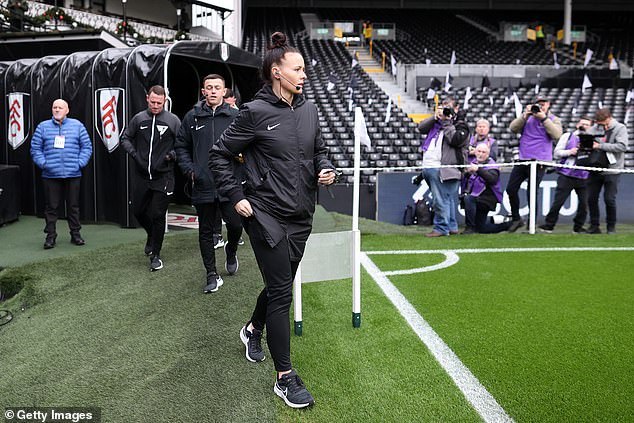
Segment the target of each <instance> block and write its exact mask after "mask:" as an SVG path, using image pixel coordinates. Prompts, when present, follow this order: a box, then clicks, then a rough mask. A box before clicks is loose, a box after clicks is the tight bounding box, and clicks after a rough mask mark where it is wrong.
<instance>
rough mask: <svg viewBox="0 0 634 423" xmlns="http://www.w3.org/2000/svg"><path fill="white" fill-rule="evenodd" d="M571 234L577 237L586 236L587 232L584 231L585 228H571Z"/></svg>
mask: <svg viewBox="0 0 634 423" xmlns="http://www.w3.org/2000/svg"><path fill="white" fill-rule="evenodd" d="M572 233H573V234H575V235H579V234H587V233H588V231H587V230H586V228H584V227H583V226H582V227H580V228H572Z"/></svg>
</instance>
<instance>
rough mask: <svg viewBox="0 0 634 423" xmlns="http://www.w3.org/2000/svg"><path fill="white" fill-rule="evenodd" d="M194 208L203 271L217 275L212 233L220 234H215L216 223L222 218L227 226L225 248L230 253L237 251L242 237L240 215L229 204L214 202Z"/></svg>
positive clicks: (197, 205)
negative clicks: (196, 216)
mask: <svg viewBox="0 0 634 423" xmlns="http://www.w3.org/2000/svg"><path fill="white" fill-rule="evenodd" d="M194 206H196V212H197V213H198V245H199V246H200V255H201V256H202V259H203V264H204V265H205V270H207V274H208V275H209V274H211V273H218V272H217V269H216V254H215V251H214V233H222V232H216V230H217V229H216V222H217V220H220V218H221V216H222V219H224V221H225V223H226V224H227V243H228V246H227V248H228V249H230V250H231V251H236V250H237V249H238V241H239V240H240V237H241V236H242V222H241V221H240V215H238V213H237V212H236V211H235V209H234V208H233V206H232V205H231V203H229V202H219V201H216V202H214V203H204V204H194ZM221 225H222V222H221ZM221 228H222V226H221Z"/></svg>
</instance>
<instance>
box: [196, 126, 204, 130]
mask: <svg viewBox="0 0 634 423" xmlns="http://www.w3.org/2000/svg"><path fill="white" fill-rule="evenodd" d="M204 127H205V125H201V126H198V125H196V130H197V131H199V130H201V129H203V128H204Z"/></svg>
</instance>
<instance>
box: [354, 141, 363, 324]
mask: <svg viewBox="0 0 634 423" xmlns="http://www.w3.org/2000/svg"><path fill="white" fill-rule="evenodd" d="M360 168H361V137H360V136H358V135H357V134H355V137H354V173H353V178H354V184H353V189H352V327H354V328H358V327H360V326H361V232H360V231H359V179H360V176H361V175H360V174H361V170H360Z"/></svg>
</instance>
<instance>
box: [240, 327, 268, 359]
mask: <svg viewBox="0 0 634 423" xmlns="http://www.w3.org/2000/svg"><path fill="white" fill-rule="evenodd" d="M246 328H247V327H246V326H242V329H240V340H241V341H242V343H243V344H244V356H245V357H246V358H247V360H249V361H250V362H251V363H257V361H255V360H254V359H252V358H251V357H249V338H247V336H246V335H245V334H244V331H245V330H246ZM265 359H266V357H264V358H262V361H264V360H265Z"/></svg>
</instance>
